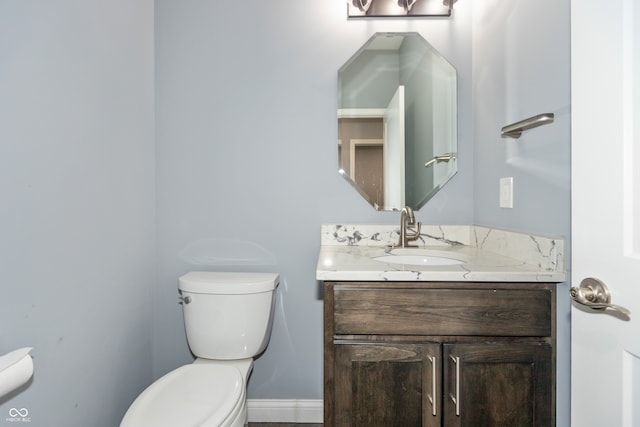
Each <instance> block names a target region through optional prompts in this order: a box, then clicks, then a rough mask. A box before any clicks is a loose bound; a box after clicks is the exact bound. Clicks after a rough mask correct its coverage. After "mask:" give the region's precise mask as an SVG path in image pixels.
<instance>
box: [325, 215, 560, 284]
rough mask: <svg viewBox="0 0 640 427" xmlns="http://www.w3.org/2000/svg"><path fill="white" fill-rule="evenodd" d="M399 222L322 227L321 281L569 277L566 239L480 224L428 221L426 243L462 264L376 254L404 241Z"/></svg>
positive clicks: (424, 232) (549, 279)
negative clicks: (399, 260) (393, 259)
mask: <svg viewBox="0 0 640 427" xmlns="http://www.w3.org/2000/svg"><path fill="white" fill-rule="evenodd" d="M398 235H399V226H394V225H335V224H325V225H322V227H321V247H320V256H319V258H318V266H317V270H316V278H317V279H318V280H323V281H329V280H353V281H365V280H366V281H387V280H393V281H433V280H436V281H456V282H457V281H470V282H471V281H475V282H494V281H497V282H556V283H559V282H563V281H565V262H564V239H562V238H558V237H547V236H537V235H532V234H525V233H518V232H513V231H506V230H501V229H497V228H490V227H483V226H475V225H423V226H422V230H421V233H420V240H419V241H418V242H417V243H418V245H419V246H420V247H423V248H427V249H432V250H435V251H438V252H439V254H440V255H442V256H446V257H448V258H453V259H459V260H461V261H463V263H462V264H458V265H446V266H445V265H442V266H438V265H436V266H416V265H406V264H390V263H385V262H380V261H376V260H374V259H373V258H375V257H377V256H382V255H385V254H387V253H388V252H389V250H390V246H393V245H396V244H397V242H398Z"/></svg>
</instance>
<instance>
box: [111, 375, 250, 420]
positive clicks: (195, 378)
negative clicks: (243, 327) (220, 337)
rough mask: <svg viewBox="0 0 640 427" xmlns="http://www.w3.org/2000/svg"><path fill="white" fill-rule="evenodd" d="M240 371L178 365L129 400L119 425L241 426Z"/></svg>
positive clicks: (242, 397)
mask: <svg viewBox="0 0 640 427" xmlns="http://www.w3.org/2000/svg"><path fill="white" fill-rule="evenodd" d="M244 395H245V389H244V383H243V379H242V374H241V373H240V371H239V370H238V369H237V368H235V367H234V366H229V365H215V364H192V365H185V366H181V367H179V368H177V369H175V370H173V371H171V372H169V373H168V374H166V375H165V376H163V377H162V378H160V379H158V380H157V381H156V382H154V383H153V384H151V385H150V386H149V387H148V388H147V389H146V390H145V391H144V392H142V394H141V395H140V396H138V398H137V399H136V400H135V401H134V402H133V404H132V405H131V407H130V408H129V410H128V411H127V413H126V414H125V416H124V418H123V420H122V423H121V424H120V427H129V426H132V427H133V426H135V427H144V426H149V427H176V426H181V427H196V426H197V427H220V426H231V425H242V424H243V422H244V420H243V421H242V423H237V422H234V421H237V420H236V419H237V418H238V416H240V414H241V412H242V409H243V406H244V405H243V402H244V397H245V396H244Z"/></svg>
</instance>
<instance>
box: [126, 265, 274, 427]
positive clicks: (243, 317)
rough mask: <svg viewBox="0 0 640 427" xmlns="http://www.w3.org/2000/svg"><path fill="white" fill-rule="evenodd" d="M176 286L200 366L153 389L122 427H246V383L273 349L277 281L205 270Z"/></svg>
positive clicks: (175, 373) (172, 375)
mask: <svg viewBox="0 0 640 427" xmlns="http://www.w3.org/2000/svg"><path fill="white" fill-rule="evenodd" d="M178 283H179V284H178V288H179V290H180V294H181V296H180V300H181V302H182V306H183V315H184V323H185V330H186V335H187V341H188V342H189V348H190V349H191V352H192V353H193V354H194V356H196V360H195V361H194V362H193V363H192V364H189V365H184V366H181V367H179V368H177V369H174V370H173V371H171V372H169V373H168V374H166V375H164V376H163V377H162V378H160V379H158V380H157V381H155V382H154V383H153V384H151V385H150V386H149V387H147V389H146V390H144V391H143V392H142V394H140V396H138V397H137V398H136V400H135V401H134V402H133V403H132V404H131V406H130V407H129V409H128V410H127V413H126V414H125V416H124V418H123V419H122V422H121V423H120V427H176V426H180V427H196V426H198V427H241V426H244V425H246V423H247V397H246V386H247V379H248V377H249V373H250V372H251V369H252V368H253V358H254V357H255V356H257V355H259V354H260V353H262V352H263V351H264V349H265V348H266V346H267V343H268V342H269V337H270V335H271V327H272V324H273V306H274V303H275V298H274V294H275V289H276V287H277V286H278V283H279V276H278V275H277V274H275V273H238V272H201V271H199V272H190V273H187V274H185V275H184V276H182V277H180V279H179V282H178Z"/></svg>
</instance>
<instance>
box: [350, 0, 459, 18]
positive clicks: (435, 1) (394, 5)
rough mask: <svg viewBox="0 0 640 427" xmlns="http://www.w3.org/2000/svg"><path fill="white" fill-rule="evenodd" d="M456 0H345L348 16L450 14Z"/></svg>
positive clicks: (382, 16)
mask: <svg viewBox="0 0 640 427" xmlns="http://www.w3.org/2000/svg"><path fill="white" fill-rule="evenodd" d="M455 2H456V0H347V10H348V12H347V13H348V17H349V18H384V17H396V18H397V17H402V16H406V17H424V16H451V9H452V7H453V4H454V3H455Z"/></svg>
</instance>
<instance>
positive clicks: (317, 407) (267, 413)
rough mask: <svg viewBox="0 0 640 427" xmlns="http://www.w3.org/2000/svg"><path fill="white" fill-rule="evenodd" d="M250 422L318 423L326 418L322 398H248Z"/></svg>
mask: <svg viewBox="0 0 640 427" xmlns="http://www.w3.org/2000/svg"><path fill="white" fill-rule="evenodd" d="M247 417H248V419H249V422H259V423H317V424H321V423H322V422H323V420H324V405H323V401H322V400H297V399H247Z"/></svg>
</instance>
